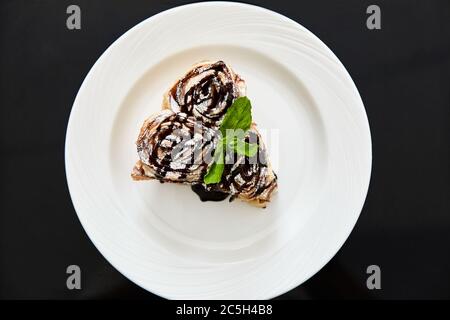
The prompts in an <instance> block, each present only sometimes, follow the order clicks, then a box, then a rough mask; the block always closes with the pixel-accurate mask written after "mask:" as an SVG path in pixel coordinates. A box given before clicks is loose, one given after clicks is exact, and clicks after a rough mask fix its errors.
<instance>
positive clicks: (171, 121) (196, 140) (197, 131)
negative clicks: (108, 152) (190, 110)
mask: <svg viewBox="0 0 450 320" xmlns="http://www.w3.org/2000/svg"><path fill="white" fill-rule="evenodd" d="M216 142H217V140H216V131H215V130H213V129H210V128H207V127H205V126H203V125H201V124H200V123H199V122H196V121H195V120H194V119H193V118H192V117H188V116H187V115H186V114H185V113H180V112H178V113H175V112H173V111H172V110H162V111H160V112H159V113H157V114H156V115H153V116H151V117H150V118H149V119H147V120H146V121H145V122H144V124H143V126H142V128H141V131H140V134H139V137H138V139H137V141H136V146H137V152H138V155H139V159H140V160H139V161H138V162H137V163H136V165H135V167H134V168H133V172H132V177H133V179H135V180H145V179H158V180H159V181H161V182H177V183H197V182H199V181H201V180H202V178H203V176H204V174H205V173H206V170H207V167H208V162H210V161H208V159H211V158H212V154H213V150H214V148H215V144H216Z"/></svg>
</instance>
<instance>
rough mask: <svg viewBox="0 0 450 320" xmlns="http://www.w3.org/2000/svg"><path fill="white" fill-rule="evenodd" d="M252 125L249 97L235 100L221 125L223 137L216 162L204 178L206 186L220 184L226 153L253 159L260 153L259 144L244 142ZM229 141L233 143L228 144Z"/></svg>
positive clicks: (217, 148) (218, 144)
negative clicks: (230, 152)
mask: <svg viewBox="0 0 450 320" xmlns="http://www.w3.org/2000/svg"><path fill="white" fill-rule="evenodd" d="M251 125H252V105H251V103H250V100H249V99H248V98H247V97H240V98H237V99H236V100H234V102H233V104H232V105H231V106H230V107H229V108H228V110H227V113H226V114H225V116H224V117H223V120H222V123H221V125H220V128H219V130H220V133H221V134H222V136H221V137H220V139H219V141H218V142H217V146H216V149H215V150H214V157H213V159H214V162H213V163H212V164H211V165H210V166H209V168H208V171H207V172H206V175H205V176H204V177H203V182H204V183H205V184H213V183H219V182H220V181H221V180H222V174H223V171H224V168H225V161H224V158H225V156H224V153H225V152H226V150H228V149H231V150H233V151H234V152H236V153H237V154H239V155H243V156H246V157H253V156H254V155H256V153H257V152H258V144H254V143H247V142H245V141H244V138H245V134H246V132H247V131H248V130H249V129H250V127H251ZM227 140H229V141H231V143H228V142H227Z"/></svg>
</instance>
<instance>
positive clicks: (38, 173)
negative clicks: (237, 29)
mask: <svg viewBox="0 0 450 320" xmlns="http://www.w3.org/2000/svg"><path fill="white" fill-rule="evenodd" d="M184 3H188V2H185V1H156V0H155V1H149V0H146V1H106V0H105V1H98V0H94V1H93V0H86V1H79V0H73V1H70V2H69V1H58V0H53V1H48V0H43V1H25V0H14V1H1V2H0V106H1V117H0V123H1V127H0V130H1V142H0V146H1V147H0V152H1V163H0V170H1V171H0V176H1V184H0V187H1V192H0V196H1V198H0V206H1V207H0V208H1V213H0V253H1V256H0V298H3V299H24V298H25V299H29V298H40V299H47V298H54V299H103V298H143V299H159V297H157V296H155V295H152V294H151V293H148V292H146V291H145V290H143V289H140V288H139V287H137V286H136V285H134V284H133V283H131V282H130V281H128V280H127V279H126V278H125V277H124V276H122V275H121V274H120V273H119V272H117V271H116V270H115V269H114V268H113V267H112V266H111V265H110V264H109V263H108V262H107V261H106V260H105V259H104V258H103V257H102V255H101V254H100V253H99V252H98V251H97V250H96V249H95V247H94V246H93V244H92V243H91V242H90V240H89V239H88V237H87V236H86V234H85V233H84V231H83V229H82V227H81V225H80V223H79V221H78V219H77V216H76V213H75V211H74V209H73V206H72V203H71V200H70V196H69V193H68V190H67V184H66V179H65V172H64V139H65V131H66V125H67V121H68V117H69V113H70V110H71V107H72V103H73V101H74V99H75V96H76V94H77V91H78V88H79V87H80V85H81V83H82V81H83V79H84V77H85V76H86V74H87V73H88V71H89V69H90V68H91V67H92V65H93V64H94V62H95V61H96V60H97V59H98V57H99V56H100V55H101V54H102V53H103V51H104V50H105V49H106V48H107V47H108V46H109V45H110V44H111V43H112V42H114V40H116V39H117V38H118V37H119V36H120V35H122V34H123V33H124V32H125V31H127V30H128V29H129V28H131V27H132V26H134V25H135V24H137V23H138V22H140V21H142V20H144V19H145V18H147V17H149V16H152V15H154V14H156V13H158V12H160V11H163V10H165V9H169V8H171V7H174V6H177V5H180V4H184ZM249 3H252V4H257V5H260V6H262V7H265V8H268V9H272V10H274V11H277V12H279V13H281V14H284V15H286V16H288V17H290V18H292V19H294V20H296V21H298V22H299V23H301V24H302V25H303V26H305V27H306V28H308V29H309V30H311V31H312V32H313V33H314V34H316V35H317V36H318V37H319V38H320V39H321V40H322V41H324V42H325V43H326V44H327V45H328V46H329V47H330V48H331V49H332V50H333V51H334V53H335V54H336V55H337V56H338V58H339V59H340V60H341V61H342V63H343V64H344V65H345V67H346V68H347V70H348V71H349V73H350V75H351V76H352V78H353V80H354V81H355V83H356V86H357V87H358V89H359V91H360V94H361V96H362V99H363V101H364V104H365V108H366V111H367V114H368V118H369V122H370V126H371V133H372V143H373V169H372V179H371V184H370V189H369V193H368V196H367V200H366V203H365V206H364V209H363V211H362V213H361V216H360V218H359V221H358V223H357V225H356V227H355V229H354V230H353V232H352V234H351V235H350V237H349V239H348V240H347V242H346V243H345V245H344V246H343V248H342V249H341V250H340V251H339V253H338V254H337V255H336V256H335V257H334V258H333V259H332V261H331V262H330V263H328V265H327V266H326V267H325V268H323V269H322V270H321V271H320V272H318V273H317V274H316V275H315V276H313V277H312V278H311V279H310V280H308V281H307V282H306V283H304V284H303V285H301V286H300V287H298V288H296V289H294V290H292V291H290V292H288V293H286V294H284V295H283V296H281V297H280V298H287V299H292V298H293V299H297V298H306V299H308V298H361V299H365V298H370V299H377V298H382V299H409V298H414V299H419V298H422V299H428V298H450V248H449V247H450V200H449V199H450V177H449V167H450V161H449V145H450V1H447V0H442V1H411V0H390V1H359V0H348V1H332V0H327V1H325V0H314V1H288V0H276V1H250V2H249ZM70 4H77V5H79V6H80V7H81V20H82V21H81V25H82V29H81V30H74V31H70V30H68V29H67V28H66V18H67V14H66V8H67V6H68V5H70ZM370 4H377V5H379V6H380V7H381V14H382V29H381V30H373V31H371V30H368V29H367V28H366V19H367V16H368V15H367V14H366V8H367V7H368V5H370ZM70 264H77V265H79V266H80V267H81V269H82V290H79V291H77V290H73V291H69V290H67V288H66V277H67V275H66V272H65V271H66V267H67V266H68V265H70ZM371 264H376V265H379V266H380V267H381V283H382V284H381V285H382V289H381V290H372V291H370V290H368V289H367V288H366V278H367V274H366V268H367V266H368V265H371Z"/></svg>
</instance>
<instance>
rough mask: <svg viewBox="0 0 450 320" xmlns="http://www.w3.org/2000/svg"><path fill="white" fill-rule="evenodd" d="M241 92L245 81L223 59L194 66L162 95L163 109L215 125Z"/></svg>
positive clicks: (242, 92) (208, 124)
mask: <svg viewBox="0 0 450 320" xmlns="http://www.w3.org/2000/svg"><path fill="white" fill-rule="evenodd" d="M244 95H245V82H244V81H243V80H242V79H241V78H240V77H239V76H238V75H237V74H235V73H234V71H233V69H231V67H230V66H228V65H227V64H226V63H225V62H223V61H215V62H210V61H205V62H202V63H199V64H196V65H194V66H193V67H192V68H191V69H190V70H189V71H188V72H187V73H186V74H185V75H184V76H183V77H182V78H180V79H179V80H177V81H176V82H175V84H174V85H173V86H172V88H171V89H170V90H169V91H168V92H167V93H166V95H165V96H164V102H163V108H167V109H172V110H173V111H175V112H183V113H185V114H187V115H188V116H193V117H194V118H195V119H196V120H197V121H200V122H202V123H203V124H204V125H205V126H207V127H218V126H219V124H220V121H221V120H222V118H223V116H224V115H225V113H226V112H227V109H228V108H229V107H230V106H231V104H232V103H233V101H234V100H235V99H236V98H238V97H241V96H244Z"/></svg>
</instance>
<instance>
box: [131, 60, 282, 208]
mask: <svg viewBox="0 0 450 320" xmlns="http://www.w3.org/2000/svg"><path fill="white" fill-rule="evenodd" d="M245 91H246V86H245V82H244V80H242V79H241V78H240V77H239V76H238V75H237V74H235V73H234V71H233V70H232V69H231V67H230V66H228V65H227V64H225V63H224V62H223V61H215V62H211V61H205V62H202V63H199V64H196V65H194V66H193V67H192V68H191V69H190V70H189V71H188V72H187V73H186V74H185V75H184V76H183V77H181V78H180V79H178V80H177V81H176V82H175V83H174V84H173V86H172V87H171V88H170V90H168V92H167V93H166V94H165V95H164V99H163V105H162V109H163V110H162V111H160V112H159V113H157V114H155V115H153V116H151V117H150V118H149V119H147V120H146V121H145V122H144V124H143V126H142V128H141V131H140V134H139V137H138V140H137V142H136V145H137V151H138V155H139V161H138V162H137V163H136V165H135V166H134V168H133V171H132V174H131V176H132V178H133V179H134V180H149V179H157V180H159V181H161V182H174V183H184V184H190V185H192V189H193V190H194V191H195V192H196V193H197V194H199V196H200V198H201V199H202V200H223V199H225V198H226V197H228V196H230V201H231V200H233V199H235V198H238V199H241V200H244V201H247V202H249V203H250V204H253V205H256V206H259V207H265V206H266V204H267V203H268V202H270V200H271V197H272V195H273V193H274V192H275V191H276V189H277V177H276V175H275V173H274V172H273V170H272V167H271V165H270V162H269V160H268V157H267V150H266V148H265V146H264V143H263V141H262V139H261V136H260V134H259V133H258V131H257V129H256V125H255V124H254V125H253V126H252V127H251V129H250V130H249V131H248V132H247V133H246V136H245V139H246V140H247V141H253V142H256V144H257V145H258V152H257V154H256V155H255V156H254V157H248V156H245V155H242V154H241V155H239V154H237V153H236V152H231V153H227V157H232V159H233V161H232V162H227V163H226V164H225V165H224V170H223V175H222V177H221V180H220V182H218V183H213V184H205V182H204V177H205V175H206V174H207V172H208V169H209V168H210V166H211V165H212V161H211V160H212V155H213V154H214V150H215V148H216V147H217V144H218V141H219V127H220V125H221V122H222V120H223V118H224V116H225V114H226V113H227V110H228V109H229V108H230V106H231V105H232V104H233V102H234V101H235V100H236V99H237V98H239V97H242V96H244V95H245Z"/></svg>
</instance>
